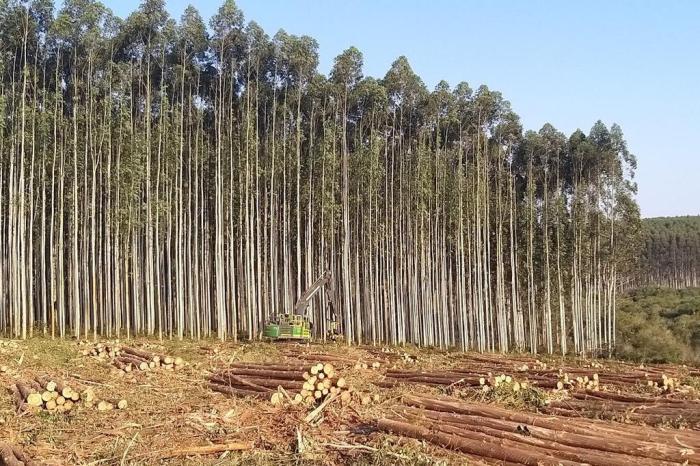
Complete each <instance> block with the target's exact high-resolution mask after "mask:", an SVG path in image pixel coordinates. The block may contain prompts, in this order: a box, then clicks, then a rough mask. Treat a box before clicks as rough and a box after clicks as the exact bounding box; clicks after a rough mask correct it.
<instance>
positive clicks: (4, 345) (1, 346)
mask: <svg viewBox="0 0 700 466" xmlns="http://www.w3.org/2000/svg"><path fill="white" fill-rule="evenodd" d="M17 348H18V345H17V343H15V342H14V341H12V340H0V353H7V352H11V351H13V350H16V349H17Z"/></svg>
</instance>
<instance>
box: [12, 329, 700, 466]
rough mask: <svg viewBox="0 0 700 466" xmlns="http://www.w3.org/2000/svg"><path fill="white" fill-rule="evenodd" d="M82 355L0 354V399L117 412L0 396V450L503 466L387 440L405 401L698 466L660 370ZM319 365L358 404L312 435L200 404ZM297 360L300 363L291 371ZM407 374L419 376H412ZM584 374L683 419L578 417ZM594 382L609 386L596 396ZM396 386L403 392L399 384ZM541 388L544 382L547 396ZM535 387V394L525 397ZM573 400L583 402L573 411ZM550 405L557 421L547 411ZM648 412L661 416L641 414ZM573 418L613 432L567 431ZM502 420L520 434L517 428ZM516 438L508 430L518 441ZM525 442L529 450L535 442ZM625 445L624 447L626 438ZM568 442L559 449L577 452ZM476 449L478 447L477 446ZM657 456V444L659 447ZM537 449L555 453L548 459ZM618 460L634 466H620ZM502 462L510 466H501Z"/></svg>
mask: <svg viewBox="0 0 700 466" xmlns="http://www.w3.org/2000/svg"><path fill="white" fill-rule="evenodd" d="M122 343H124V342H122ZM91 345H92V343H88V342H77V341H75V340H72V341H59V340H50V339H44V338H32V339H30V340H27V341H9V340H0V368H1V369H3V370H4V371H0V383H2V385H3V386H4V387H11V386H13V384H14V383H15V382H16V381H18V380H33V379H34V378H36V377H37V376H40V375H47V376H48V377H50V378H52V379H56V380H62V381H63V382H64V383H66V384H68V383H71V384H72V385H73V386H75V387H80V388H82V389H84V388H91V389H93V390H94V392H95V393H96V396H97V398H99V399H104V400H113V401H115V402H116V401H118V400H121V399H125V400H127V401H128V407H127V408H126V409H114V410H109V411H98V410H97V409H96V408H94V407H93V408H89V407H87V406H82V407H78V408H77V409H72V410H71V411H70V412H68V413H63V414H58V413H49V412H46V411H44V412H38V413H35V412H30V411H26V410H24V411H18V408H17V404H16V400H15V399H14V396H13V394H12V392H11V391H10V390H4V389H3V390H2V392H1V393H0V442H7V443H10V444H13V445H16V446H19V447H21V448H23V449H24V452H25V453H26V454H27V455H28V456H30V457H31V458H34V460H35V461H37V462H39V463H40V464H47V465H66V464H71V465H73V464H75V465H117V464H118V465H127V464H128V465H152V464H192V465H195V464H197V465H200V464H206V465H214V464H218V465H224V464H225V465H235V464H253V465H257V464H259V465H267V464H281V465H284V464H290V465H291V464H313V465H317V464H328V465H331V464H333V465H340V464H362V465H388V464H405V465H416V464H503V462H502V461H499V458H498V455H499V454H500V453H496V454H491V455H492V456H490V457H489V456H488V454H480V453H479V451H480V450H479V449H478V448H476V449H473V448H472V446H469V445H467V446H464V445H461V444H459V445H458V442H452V441H445V437H444V436H443V437H439V438H438V437H437V436H433V437H430V438H421V436H420V435H417V434H416V435H396V433H395V432H394V433H391V432H389V431H387V429H386V428H381V422H379V421H380V420H381V419H388V418H392V417H393V418H395V417H396V416H397V413H400V411H401V409H402V407H403V405H402V402H403V401H404V400H406V399H409V401H410V398H411V397H416V396H422V397H425V398H426V399H440V400H449V401H454V402H458V403H466V404H465V406H467V405H468V406H472V407H474V406H476V407H479V406H482V405H483V406H484V407H485V408H488V407H494V409H495V408H496V407H497V408H499V409H507V410H510V411H508V412H509V413H511V412H512V413H516V414H517V413H533V414H534V413H536V412H538V411H539V412H540V413H546V414H547V415H552V416H553V415H554V412H555V411H556V414H557V415H558V416H561V417H559V418H558V419H564V420H566V422H568V423H570V424H576V423H578V425H579V426H584V427H585V428H590V429H592V430H596V428H595V424H592V423H594V422H604V423H605V424H604V426H607V425H608V424H609V425H610V426H611V429H612V428H613V427H614V428H615V429H618V428H619V429H621V430H620V432H622V437H623V438H627V437H626V435H628V434H626V433H625V432H626V430H625V429H629V430H630V431H636V430H638V429H637V427H636V426H637V425H642V424H653V425H654V427H644V429H649V430H648V432H649V433H650V436H651V437H654V436H655V432H660V433H662V434H663V435H662V434H659V439H662V437H663V438H664V439H665V438H666V437H664V435H666V433H669V432H671V433H673V435H676V437H674V438H676V439H679V438H680V439H681V440H682V441H678V442H677V443H678V445H681V447H678V445H672V446H670V447H669V446H668V445H663V446H661V445H660V446H659V449H660V450H659V451H666V450H664V448H666V447H669V448H676V447H677V448H678V451H677V452H676V450H674V451H673V453H674V454H675V453H678V455H681V456H679V457H678V458H688V459H689V462H690V464H700V430H698V429H700V420H699V419H697V418H696V416H695V414H697V415H698V416H700V409H699V410H697V411H694V407H695V406H698V407H700V404H698V405H695V404H694V403H698V402H697V401H695V400H698V398H699V396H700V391H699V390H700V378H698V372H697V368H688V367H685V366H670V365H669V366H654V367H651V366H646V367H643V368H640V367H639V366H635V365H632V364H626V363H622V362H615V361H610V360H600V361H595V360H589V359H578V358H576V359H573V358H567V359H562V358H556V357H539V358H535V357H529V356H526V355H505V356H500V355H483V354H478V353H462V352H450V351H442V350H435V349H417V348H413V347H411V348H409V347H402V348H395V347H347V346H345V345H342V344H334V343H333V344H307V345H299V344H293V343H244V344H235V343H220V342H215V341H198V342H194V341H169V340H165V341H158V340H153V339H150V340H147V339H134V340H130V341H129V342H128V345H129V346H130V347H133V348H147V349H148V350H150V351H157V352H159V353H160V354H170V355H173V356H177V357H180V358H182V359H183V360H184V361H185V363H186V364H185V365H184V367H183V368H182V369H180V370H173V371H170V370H153V371H144V372H140V371H133V372H129V373H126V374H125V373H123V372H122V371H119V370H118V369H116V368H115V367H114V365H112V364H111V363H110V361H109V360H104V359H102V360H100V359H98V358H95V357H93V356H90V355H85V354H83V353H84V352H85V349H86V348H90V347H91ZM318 354H324V355H327V356H328V359H329V360H330V359H333V358H338V364H337V365H336V369H337V371H338V372H339V374H341V375H342V376H343V377H344V378H345V379H346V381H347V383H348V386H349V387H351V390H353V391H354V392H356V393H358V394H359V395H358V397H357V398H356V399H355V398H353V400H354V401H352V402H350V403H339V402H338V403H330V404H328V405H327V407H326V408H325V409H324V410H323V412H322V413H321V415H320V417H319V418H316V419H315V420H314V422H306V420H305V417H306V416H307V414H308V413H309V408H308V407H305V406H303V405H301V404H297V405H293V404H290V403H283V404H282V405H273V404H272V403H271V402H270V400H269V399H267V398H263V399H256V398H238V397H233V396H228V395H224V394H221V393H217V392H214V391H212V390H211V389H210V387H209V384H208V382H207V378H206V376H207V375H208V374H212V373H215V372H216V371H218V370H221V369H225V368H227V367H231V365H232V364H234V363H242V362H248V363H259V364H262V363H270V364H277V365H283V364H285V363H286V362H287V361H296V362H299V361H300V360H302V361H308V363H309V365H311V363H312V362H313V358H314V357H315V356H314V355H318ZM300 356H303V357H302V358H301V359H299V357H300ZM350 361H358V362H364V363H365V364H366V365H362V364H358V363H356V364H352V363H349V362H350ZM1 366H4V367H1ZM373 366H374V367H373ZM465 367H469V368H470V369H469V371H466V369H465V372H463V374H465V375H464V376H463V377H462V378H459V379H457V380H454V379H451V378H450V377H451V376H454V374H455V373H459V372H458V371H459V370H460V368H465ZM507 368H510V370H508V369H507ZM560 369H561V371H560ZM565 371H569V372H571V373H572V374H583V373H590V375H591V376H590V379H589V378H588V376H586V380H585V381H583V380H580V382H581V383H578V384H577V383H576V382H575V381H574V382H573V383H572V384H570V385H567V388H570V389H569V390H566V389H564V390H557V389H556V384H557V382H558V381H561V380H563V374H564V373H565ZM641 371H649V373H648V374H647V375H649V374H651V376H650V377H647V378H649V380H651V379H654V380H658V383H657V385H658V384H662V383H664V382H662V379H663V380H664V381H665V380H667V376H666V374H671V375H669V376H668V377H669V378H668V380H671V377H674V379H673V380H674V382H673V385H674V389H673V393H668V392H666V391H664V390H663V389H662V388H652V387H650V385H649V380H642V379H644V377H640V376H639V373H640V372H641ZM417 372H423V373H424V374H423V375H422V376H419V375H416V374H414V375H411V374H412V373H417ZM480 372H483V377H482V378H483V379H485V380H484V381H480V382H481V383H480V382H473V383H471V384H470V383H468V382H469V381H470V380H473V379H472V378H471V376H470V375H469V374H472V373H480ZM501 372H503V374H504V375H505V374H506V373H509V374H513V378H514V379H515V378H516V377H517V378H518V380H521V381H525V380H532V382H531V383H528V384H526V385H525V386H526V387H528V388H527V389H521V390H520V391H519V392H517V393H516V392H513V393H511V391H510V388H509V389H508V390H507V391H501V390H500V389H497V387H495V386H494V388H493V389H491V390H487V389H484V388H483V385H482V383H485V385H489V383H492V381H493V380H494V377H498V376H497V374H499V373H501ZM593 373H596V377H598V375H597V374H598V373H600V374H601V379H600V380H601V383H600V390H601V391H602V392H606V393H613V394H616V396H617V395H620V394H625V395H624V396H626V397H627V399H629V400H632V401H634V400H638V401H639V400H642V401H643V400H655V403H654V406H658V402H659V401H663V400H666V401H668V400H670V401H668V403H671V402H673V406H683V407H684V408H683V409H680V410H679V411H678V412H677V413H675V412H671V413H670V414H668V410H665V411H658V410H657V411H653V410H651V411H648V413H652V414H645V416H646V417H645V416H641V415H639V412H640V410H639V409H636V408H635V407H634V406H632V407H631V408H630V409H629V410H627V408H624V409H622V408H620V406H619V405H620V404H621V403H623V402H622V401H621V400H615V401H610V400H608V401H605V402H606V403H607V402H610V403H613V405H601V404H600V403H598V402H602V401H601V399H598V398H595V400H594V401H595V402H591V403H593V404H591V405H590V408H591V409H584V408H586V406H588V405H586V406H583V407H582V406H579V405H575V403H574V402H584V401H585V400H586V399H589V398H587V395H586V393H588V392H589V391H590V392H591V393H592V391H591V390H587V387H588V388H591V387H592V380H593ZM625 373H629V374H636V375H635V377H638V378H639V380H636V381H635V382H630V383H628V379H626V378H624V377H622V375H619V376H618V374H625ZM645 373H646V372H645ZM431 374H432V375H431ZM446 374H447V375H446ZM450 374H451V375H450ZM602 374H609V377H610V379H609V380H610V382H609V383H610V385H609V386H608V387H607V388H605V384H604V382H605V380H604V376H603V375H602ZM550 376H551V377H550ZM659 376H660V377H659ZM400 377H405V378H404V380H403V381H401V380H399V378H400ZM431 377H432V378H431ZM546 377H550V379H547V378H546ZM509 378H510V376H509ZM631 378H632V375H630V380H631ZM476 380H479V378H477V379H476ZM548 380H551V381H553V383H554V387H553V388H552V387H551V383H550V382H548ZM490 381H491V382H490ZM538 381H540V382H539V385H540V386H541V388H537V386H538ZM509 382H510V380H509ZM597 383H598V382H596V384H597ZM587 384H588V385H587ZM496 385H498V383H496ZM504 385H505V383H502V384H501V386H504ZM576 385H578V387H577V386H576ZM530 387H531V388H530ZM595 389H596V390H598V387H597V386H596V388H595ZM575 393H582V394H583V395H582V396H578V398H576V397H575V396H574V394H575ZM618 398H620V396H618ZM360 400H361V401H360ZM562 400H564V401H566V400H570V401H571V403H572V405H571V406H576V409H575V412H574V411H570V412H569V411H566V407H567V406H563V405H562V402H563V401H562ZM596 403H598V404H596ZM688 403H690V405H689V404H688ZM555 405H557V406H559V407H558V408H555V407H553V406H555ZM610 406H613V408H615V409H617V408H620V410H619V411H618V414H619V415H618V416H611V415H610V409H609V408H610ZM688 406H690V408H689V407H688ZM572 409H573V408H572ZM665 409H666V408H665ZM409 410H410V408H409ZM499 412H500V411H499ZM504 412H505V411H504ZM567 412H568V414H567ZM572 412H573V414H572ZM657 412H658V413H661V414H654V413H657ZM694 412H695V414H693V413H694ZM665 413H666V414H665ZM409 414H410V413H409ZM676 414H677V415H676ZM535 415H536V414H535ZM499 416H500V415H499ZM506 417H508V416H506ZM584 417H590V418H600V417H608V418H610V417H612V419H607V420H605V421H592V420H588V419H586V421H585V422H583V421H579V419H582V418H584ZM512 420H516V421H518V422H522V421H519V420H518V419H516V418H512ZM455 422H456V421H455ZM535 424H536V422H535V421H532V426H531V427H530V428H531V430H532V431H533V432H535V430H536V428H535V427H534V425H535ZM455 425H457V424H455ZM601 425H602V424H601ZM586 426H588V427H586ZM591 426H594V427H591ZM521 427H522V426H521V425H520V424H518V426H517V430H518V432H520V429H521ZM640 428H641V427H640ZM651 429H656V430H651ZM569 430H571V429H569ZM616 432H617V431H616ZM644 432H646V431H644ZM506 433H507V434H508V435H510V434H511V433H508V432H506ZM414 434H415V433H414ZM535 434H536V435H535V437H538V436H539V434H537V433H536V432H535ZM470 435H471V436H470ZM475 435H477V434H469V435H467V438H471V439H472V441H477V442H478V441H479V440H478V437H474V436H475ZM528 435H530V433H528ZM542 435H545V434H544V433H543V434H542ZM632 435H633V434H632V433H630V434H629V438H632ZM411 436H413V437H418V438H410V437H411ZM450 438H453V439H454V438H455V437H450ZM475 438H476V439H477V440H474V439H475ZM523 438H524V437H523ZM538 438H539V437H538ZM517 440H518V439H517V438H516V439H515V440H514V441H511V440H499V441H502V442H503V445H505V447H509V446H510V447H512V446H513V445H516V446H517V445H519V444H518V443H517ZM574 440H575V442H573V441H572V442H573V443H572V442H568V445H573V444H574V443H576V442H578V441H579V440H580V439H578V437H577V438H576V439H574ZM483 441H485V442H490V440H488V439H487V440H483ZM523 441H527V442H530V443H532V441H531V440H530V439H525V438H524V440H523ZM230 442H246V443H247V442H250V446H251V447H252V448H248V449H245V450H243V451H224V452H216V453H213V454H201V455H200V454H197V453H189V454H188V453H187V451H183V450H187V449H188V448H190V447H200V446H206V445H220V444H223V443H230ZM509 442H510V443H509ZM513 442H515V443H513ZM565 443H566V442H565ZM659 443H660V444H665V443H666V442H665V440H663V439H662V440H659ZM671 443H672V442H671ZM460 445H461V446H460ZM520 446H522V445H520ZM505 447H504V448H505ZM533 448H535V447H533ZM537 448H540V447H537ZM542 448H544V447H542ZM550 448H554V447H552V446H551V445H550ZM567 448H570V447H567ZM571 448H572V447H571ZM621 448H622V447H621ZM476 450H479V451H476ZM518 451H519V450H518ZM570 454H571V455H573V454H574V453H573V452H571V453H570ZM640 454H642V453H640ZM644 454H646V453H644ZM644 454H642V455H644ZM621 455H622V453H621ZM630 455H632V454H631V453H630ZM651 456H652V457H651V458H650V457H648V456H647V457H645V458H646V459H645V460H643V461H640V463H639V464H657V463H655V462H654V461H657V460H659V458H658V455H657V457H656V460H655V459H654V455H651ZM620 457H621V458H625V457H624V456H620ZM627 458H628V459H630V458H633V455H632V456H628V457H627ZM670 458H671V460H672V459H673V458H674V457H670ZM645 461H646V463H645ZM508 462H509V463H518V461H514V460H512V459H510V460H509V461H508ZM522 462H523V463H527V462H528V461H526V460H523V461H522ZM0 463H1V461H0ZM623 463H624V461H623ZM678 463H679V464H680V463H682V461H678ZM659 464H660V463H659Z"/></svg>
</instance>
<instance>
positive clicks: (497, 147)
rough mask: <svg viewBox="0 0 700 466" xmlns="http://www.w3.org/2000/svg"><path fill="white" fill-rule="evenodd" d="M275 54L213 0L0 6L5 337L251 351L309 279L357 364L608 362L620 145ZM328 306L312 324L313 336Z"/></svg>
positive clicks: (487, 103)
mask: <svg viewBox="0 0 700 466" xmlns="http://www.w3.org/2000/svg"><path fill="white" fill-rule="evenodd" d="M362 64H363V58H362V54H361V52H360V51H359V50H357V49H356V48H354V47H350V48H348V49H347V50H345V51H344V52H342V53H341V54H340V55H338V56H337V57H336V58H335V62H334V65H333V68H332V70H331V72H330V73H329V75H328V76H324V75H322V74H320V73H319V72H318V70H317V67H318V44H317V42H316V41H315V40H314V39H313V38H311V37H308V36H296V35H292V34H288V33H286V32H285V31H283V30H281V31H279V32H277V33H276V34H275V35H274V36H272V37H270V36H268V35H267V34H266V33H265V31H263V30H262V28H261V27H260V26H258V25H257V24H256V23H255V22H252V21H251V22H245V20H244V16H243V13H242V12H241V11H240V10H239V9H238V8H237V6H236V5H235V3H234V2H233V1H232V0H226V1H225V2H224V3H223V5H222V6H221V7H220V8H219V10H218V12H217V13H216V14H215V15H214V17H213V18H211V20H210V21H209V23H208V25H207V24H205V22H204V20H203V19H202V18H201V16H200V15H199V13H198V12H197V10H196V9H195V8H193V7H191V6H190V7H188V8H187V9H186V10H185V11H184V13H183V14H182V16H181V18H180V19H179V20H175V19H173V18H171V17H169V15H168V14H167V12H166V11H165V8H164V5H163V2H162V0H144V1H143V3H142V4H141V5H140V7H139V8H138V9H137V10H136V11H134V12H133V13H132V14H131V15H130V16H128V17H127V18H126V19H120V18H118V17H116V16H114V15H113V14H112V13H111V12H110V11H109V10H108V9H107V8H105V6H104V5H102V4H101V3H99V2H97V1H94V0H66V1H65V2H63V4H62V7H61V8H60V9H59V10H58V11H54V9H53V5H52V3H51V2H50V1H49V0H29V1H24V0H0V76H1V80H0V118H1V120H0V330H2V331H3V332H5V333H6V334H11V335H13V336H16V337H22V338H25V337H28V336H31V335H33V334H37V333H41V334H46V335H50V336H52V337H53V336H57V337H66V336H70V335H72V336H75V337H78V338H83V337H85V338H88V337H95V336H97V335H98V334H99V335H108V336H119V337H129V336H133V335H137V334H147V335H156V336H158V337H162V338H166V337H167V338H183V337H192V338H204V337H210V336H212V337H218V338H221V339H226V338H229V339H233V340H236V339H237V338H246V339H248V338H256V337H258V336H259V335H260V332H261V329H262V325H263V323H264V322H265V321H267V320H268V319H270V318H273V317H274V316H276V315H278V314H279V313H282V312H287V311H289V310H291V309H292V308H293V305H294V302H295V300H296V298H297V297H298V296H299V295H300V294H301V293H302V292H303V290H304V288H305V287H306V286H307V285H308V284H310V283H311V282H313V281H314V280H315V279H316V278H317V277H318V276H320V275H321V274H322V273H323V272H324V271H326V270H330V271H331V272H332V274H333V288H334V294H335V296H336V297H337V302H336V305H335V308H336V309H337V313H338V315H337V319H338V320H339V322H340V325H341V330H342V332H343V334H344V336H345V338H346V339H347V341H348V342H349V343H370V344H377V343H380V342H387V343H392V344H403V343H415V344H419V345H435V346H440V347H447V346H454V347H458V348H462V349H467V348H473V349H478V350H500V351H506V350H528V351H533V352H537V351H546V352H549V353H553V352H561V353H570V352H575V353H587V352H600V351H609V350H610V349H611V348H612V347H613V345H614V344H615V302H616V293H617V290H618V286H619V284H620V283H621V282H623V281H624V280H625V279H626V278H627V277H629V275H630V274H631V273H632V270H633V264H634V257H635V255H636V254H637V253H638V244H637V242H636V238H637V237H638V231H639V212H638V208H637V205H636V201H635V198H634V195H635V191H636V186H635V184H634V182H633V176H634V170H635V168H636V162H635V158H634V156H633V155H632V154H630V153H629V151H628V149H627V146H626V143H625V140H624V137H623V134H622V131H621V129H620V127H619V126H618V125H615V124H614V125H612V126H611V127H610V128H607V127H606V126H605V125H604V124H603V123H602V122H600V121H598V122H596V123H595V124H594V125H593V127H592V128H591V130H590V132H589V133H588V134H586V133H584V132H582V131H580V130H577V131H575V132H574V133H573V134H571V135H570V136H568V137H567V136H565V135H564V134H562V133H561V132H559V131H557V130H556V129H555V128H554V127H553V126H552V125H549V124H546V125H544V126H543V127H542V129H540V130H539V131H537V132H535V131H524V130H523V128H522V125H521V124H520V121H519V118H518V116H517V114H516V113H515V112H514V111H513V110H512V109H511V106H510V104H509V102H508V101H507V100H505V99H504V97H503V96H502V95H501V93H500V92H497V91H494V90H491V89H489V88H488V87H486V86H483V85H482V86H480V87H478V88H476V89H472V88H471V87H470V86H469V85H468V84H467V83H465V82H462V83H459V84H457V85H456V86H455V87H453V88H452V87H450V86H449V85H448V84H447V83H446V82H444V81H442V82H440V83H439V84H438V85H437V86H436V87H435V88H434V90H432V91H430V90H429V89H428V88H427V87H426V85H425V84H424V83H423V81H422V80H421V78H420V77H419V76H418V75H416V74H415V73H414V71H413V70H412V69H411V66H410V65H409V62H408V60H407V59H406V58H405V57H400V58H398V59H397V60H396V61H395V62H394V63H393V64H392V65H391V67H390V69H389V70H388V71H387V73H386V75H385V76H384V77H383V78H381V79H377V78H372V77H368V76H364V75H363V72H362ZM326 299H327V298H326V297H325V296H320V297H317V298H315V300H314V303H313V305H312V307H311V311H310V317H311V319H312V320H313V322H314V332H315V333H316V334H317V336H323V335H324V334H325V330H326V326H327V324H328V319H329V318H331V317H333V316H329V315H328V314H327V311H326V309H327V307H326V306H327V303H326V302H325V301H326Z"/></svg>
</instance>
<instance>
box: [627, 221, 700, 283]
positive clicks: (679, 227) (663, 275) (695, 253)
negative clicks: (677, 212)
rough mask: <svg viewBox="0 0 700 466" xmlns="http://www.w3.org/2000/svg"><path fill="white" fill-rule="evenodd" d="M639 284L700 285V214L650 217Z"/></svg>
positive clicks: (643, 234) (643, 229)
mask: <svg viewBox="0 0 700 466" xmlns="http://www.w3.org/2000/svg"><path fill="white" fill-rule="evenodd" d="M642 225H643V228H642V241H643V249H642V258H641V262H640V271H639V276H638V279H637V282H636V283H635V285H636V286H645V285H653V286H662V287H670V288H676V289H680V288H687V287H698V286H700V216H686V217H657V218H647V219H644V220H643V222H642Z"/></svg>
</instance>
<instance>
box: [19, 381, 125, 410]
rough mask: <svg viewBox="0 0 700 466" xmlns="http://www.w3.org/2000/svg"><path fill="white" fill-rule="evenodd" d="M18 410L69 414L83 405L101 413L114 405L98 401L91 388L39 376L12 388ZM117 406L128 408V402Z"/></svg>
mask: <svg viewBox="0 0 700 466" xmlns="http://www.w3.org/2000/svg"><path fill="white" fill-rule="evenodd" d="M12 391H13V393H14V396H15V401H16V403H17V409H18V410H31V411H47V412H49V413H59V414H63V413H68V412H70V411H72V410H73V409H75V408H76V407H78V405H79V404H83V405H84V406H85V407H86V408H92V407H97V409H98V410H100V411H106V410H108V409H112V408H113V407H114V405H113V404H112V403H110V402H107V401H100V400H98V399H97V396H96V395H95V392H94V390H93V389H91V388H87V389H85V390H82V391H81V390H80V388H79V387H76V386H75V385H73V386H71V385H69V384H68V383H65V382H62V381H60V380H59V379H57V378H52V377H48V376H46V375H38V376H36V377H35V378H34V379H33V380H29V381H16V382H15V383H14V386H13V387H12ZM116 405H117V406H118V407H120V408H122V409H124V408H126V406H127V404H126V400H120V401H119V402H117V403H116Z"/></svg>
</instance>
